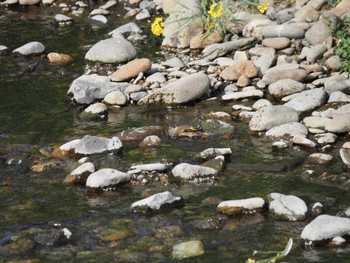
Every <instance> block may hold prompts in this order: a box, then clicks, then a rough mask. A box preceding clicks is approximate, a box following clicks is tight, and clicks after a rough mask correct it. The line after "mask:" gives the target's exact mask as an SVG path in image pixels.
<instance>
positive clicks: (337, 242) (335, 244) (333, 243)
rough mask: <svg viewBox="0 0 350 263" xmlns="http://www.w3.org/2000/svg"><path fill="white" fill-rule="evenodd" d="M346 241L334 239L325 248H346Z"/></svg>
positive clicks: (339, 238) (340, 238)
mask: <svg viewBox="0 0 350 263" xmlns="http://www.w3.org/2000/svg"><path fill="white" fill-rule="evenodd" d="M346 243H347V241H346V239H345V238H342V237H334V238H333V239H332V240H331V241H330V242H329V243H328V244H327V246H328V247H330V248H339V247H344V246H346Z"/></svg>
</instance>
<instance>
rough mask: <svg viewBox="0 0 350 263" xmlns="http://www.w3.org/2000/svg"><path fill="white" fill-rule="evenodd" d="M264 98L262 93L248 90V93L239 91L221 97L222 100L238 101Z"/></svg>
mask: <svg viewBox="0 0 350 263" xmlns="http://www.w3.org/2000/svg"><path fill="white" fill-rule="evenodd" d="M263 96H264V92H263V91H261V90H248V91H239V92H233V93H228V94H225V95H223V96H222V100H224V101H225V100H240V99H247V98H262V97H263Z"/></svg>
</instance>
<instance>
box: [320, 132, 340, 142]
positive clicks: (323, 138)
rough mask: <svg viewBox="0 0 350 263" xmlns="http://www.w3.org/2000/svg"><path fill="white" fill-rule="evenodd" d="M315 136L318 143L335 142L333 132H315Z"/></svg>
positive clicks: (335, 137)
mask: <svg viewBox="0 0 350 263" xmlns="http://www.w3.org/2000/svg"><path fill="white" fill-rule="evenodd" d="M315 138H316V139H317V142H318V143H319V144H331V143H335V141H336V139H337V135H335V134H333V133H320V134H316V135H315Z"/></svg>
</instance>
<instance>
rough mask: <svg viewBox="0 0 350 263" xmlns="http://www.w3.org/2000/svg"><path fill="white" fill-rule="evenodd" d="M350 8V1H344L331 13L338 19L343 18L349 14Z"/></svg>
mask: <svg viewBox="0 0 350 263" xmlns="http://www.w3.org/2000/svg"><path fill="white" fill-rule="evenodd" d="M349 8H350V1H349V0H342V1H340V2H339V3H338V4H337V6H336V7H334V8H333V9H332V10H331V12H332V13H333V14H335V15H336V16H338V17H341V16H342V15H343V14H345V13H346V12H349Z"/></svg>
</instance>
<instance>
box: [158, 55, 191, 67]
mask: <svg viewBox="0 0 350 263" xmlns="http://www.w3.org/2000/svg"><path fill="white" fill-rule="evenodd" d="M162 65H163V66H166V67H170V68H183V67H186V64H185V63H183V62H182V60H181V59H179V58H178V57H173V58H170V59H167V60H166V61H164V62H163V63H162Z"/></svg>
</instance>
